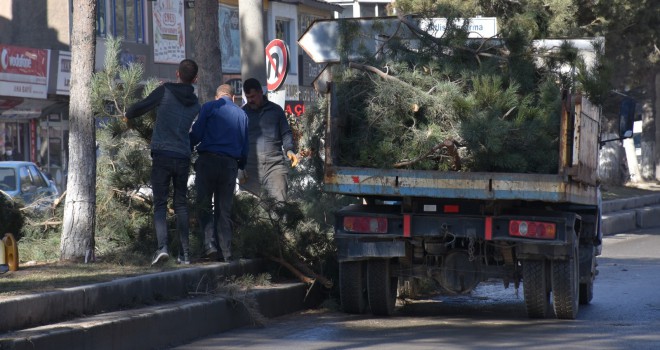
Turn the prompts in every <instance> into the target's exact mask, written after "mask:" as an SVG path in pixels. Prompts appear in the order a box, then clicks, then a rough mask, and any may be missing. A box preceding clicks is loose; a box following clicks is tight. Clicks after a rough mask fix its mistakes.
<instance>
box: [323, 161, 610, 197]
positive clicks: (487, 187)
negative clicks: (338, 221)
mask: <svg viewBox="0 0 660 350" xmlns="http://www.w3.org/2000/svg"><path fill="white" fill-rule="evenodd" d="M324 191H326V192H332V193H340V194H347V195H355V196H385V197H429V198H461V199H477V200H525V201H546V202H554V203H575V204H585V205H596V204H597V201H598V198H597V188H596V187H595V186H588V185H584V184H581V183H578V182H570V181H569V180H568V178H567V177H565V176H561V175H555V174H517V173H476V172H474V173H473V172H470V173H468V172H442V171H428V170H405V169H375V168H354V167H331V168H329V167H326V174H325V179H324Z"/></svg>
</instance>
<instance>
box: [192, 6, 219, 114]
mask: <svg viewBox="0 0 660 350" xmlns="http://www.w3.org/2000/svg"><path fill="white" fill-rule="evenodd" d="M218 11H219V7H218V2H217V1H215V0H197V1H195V27H194V31H193V38H194V39H193V40H194V43H193V45H194V57H195V61H196V62H197V64H198V65H199V74H198V75H197V96H199V99H200V102H202V103H204V102H208V101H212V100H214V99H215V90H216V88H217V87H218V86H219V85H220V84H222V57H221V55H220V34H219V23H218Z"/></svg>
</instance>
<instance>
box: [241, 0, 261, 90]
mask: <svg viewBox="0 0 660 350" xmlns="http://www.w3.org/2000/svg"><path fill="white" fill-rule="evenodd" d="M238 17H239V24H240V29H241V30H240V32H241V78H242V79H243V81H245V80H246V79H249V78H255V79H257V80H259V82H260V83H261V85H262V86H266V45H265V44H264V38H265V37H266V36H265V30H264V5H263V2H262V1H261V0H239V6H238Z"/></svg>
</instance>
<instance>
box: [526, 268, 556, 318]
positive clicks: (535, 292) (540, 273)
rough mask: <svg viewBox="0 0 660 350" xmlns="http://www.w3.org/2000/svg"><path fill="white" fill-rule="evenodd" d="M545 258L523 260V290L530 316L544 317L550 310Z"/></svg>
mask: <svg viewBox="0 0 660 350" xmlns="http://www.w3.org/2000/svg"><path fill="white" fill-rule="evenodd" d="M547 265H548V264H547V262H546V261H545V260H525V261H523V291H524V295H525V307H526V308H527V316H529V317H530V318H546V317H548V313H549V311H550V285H549V283H548V268H547Z"/></svg>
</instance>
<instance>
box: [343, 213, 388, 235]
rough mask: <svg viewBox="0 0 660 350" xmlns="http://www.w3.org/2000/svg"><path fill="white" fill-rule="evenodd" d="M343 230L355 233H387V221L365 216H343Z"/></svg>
mask: <svg viewBox="0 0 660 350" xmlns="http://www.w3.org/2000/svg"><path fill="white" fill-rule="evenodd" d="M344 230H346V231H349V232H356V233H387V219H386V218H375V217H367V216H345V217H344Z"/></svg>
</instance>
